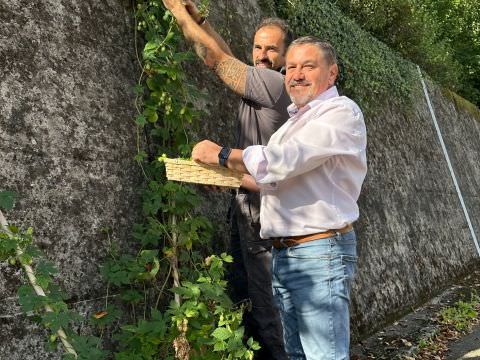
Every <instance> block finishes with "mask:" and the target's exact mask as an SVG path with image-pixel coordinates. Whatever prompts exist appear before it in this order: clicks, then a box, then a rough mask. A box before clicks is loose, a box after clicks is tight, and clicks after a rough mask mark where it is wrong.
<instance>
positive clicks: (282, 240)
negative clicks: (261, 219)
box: [278, 237, 289, 249]
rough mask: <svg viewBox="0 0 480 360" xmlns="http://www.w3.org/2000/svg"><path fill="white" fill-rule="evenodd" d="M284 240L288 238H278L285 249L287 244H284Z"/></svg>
mask: <svg viewBox="0 0 480 360" xmlns="http://www.w3.org/2000/svg"><path fill="white" fill-rule="evenodd" d="M285 240H288V238H286V237H281V238H280V239H278V241H279V242H280V244H282V246H283V248H284V249H286V248H288V247H289V246H288V245H287V244H285Z"/></svg>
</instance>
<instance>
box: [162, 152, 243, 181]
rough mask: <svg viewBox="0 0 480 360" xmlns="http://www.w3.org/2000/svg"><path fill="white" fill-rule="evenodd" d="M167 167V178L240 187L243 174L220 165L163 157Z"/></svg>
mask: <svg viewBox="0 0 480 360" xmlns="http://www.w3.org/2000/svg"><path fill="white" fill-rule="evenodd" d="M161 161H163V162H165V167H166V169H167V179H168V180H174V181H183V182H188V183H196V184H205V185H216V186H226V187H231V188H238V187H240V184H241V182H242V177H243V174H242V173H240V172H238V171H234V170H230V169H227V168H224V167H220V166H210V165H205V164H199V163H196V162H195V161H192V160H182V159H167V158H161Z"/></svg>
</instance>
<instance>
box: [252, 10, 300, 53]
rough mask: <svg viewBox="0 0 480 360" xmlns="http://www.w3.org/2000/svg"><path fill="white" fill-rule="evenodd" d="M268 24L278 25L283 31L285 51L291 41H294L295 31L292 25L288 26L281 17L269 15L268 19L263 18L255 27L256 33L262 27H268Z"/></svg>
mask: <svg viewBox="0 0 480 360" xmlns="http://www.w3.org/2000/svg"><path fill="white" fill-rule="evenodd" d="M267 26H276V27H278V28H279V29H280V30H282V32H283V43H284V45H285V51H286V50H287V48H288V47H289V46H290V43H291V42H292V41H293V37H294V35H293V32H292V30H291V29H290V26H288V24H287V22H286V21H285V20H282V19H280V18H276V17H269V18H266V19H263V20H262V21H261V22H260V24H258V25H257V27H256V28H255V34H256V33H257V31H258V30H260V29H261V28H264V27H267Z"/></svg>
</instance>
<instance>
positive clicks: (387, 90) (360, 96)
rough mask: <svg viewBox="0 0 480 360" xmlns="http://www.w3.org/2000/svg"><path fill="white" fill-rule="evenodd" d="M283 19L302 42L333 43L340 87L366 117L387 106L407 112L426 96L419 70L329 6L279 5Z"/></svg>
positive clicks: (291, 1) (319, 2)
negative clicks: (308, 37) (306, 37)
mask: <svg viewBox="0 0 480 360" xmlns="http://www.w3.org/2000/svg"><path fill="white" fill-rule="evenodd" d="M275 6H276V11H277V14H278V15H279V16H280V17H282V18H284V19H286V20H287V21H288V23H289V24H290V26H291V27H292V29H293V31H294V32H295V34H296V35H297V36H304V35H315V36H317V37H319V38H321V39H323V40H327V41H329V42H330V43H331V44H332V45H333V46H334V47H335V49H336V50H337V53H338V55H339V58H340V65H341V73H340V78H339V84H338V85H339V87H340V89H341V91H342V93H343V94H345V95H347V96H349V97H351V98H352V99H354V100H355V101H356V102H358V103H359V105H360V106H361V107H362V108H363V109H364V111H365V112H369V111H374V110H375V109H377V108H378V107H381V106H384V104H385V101H388V102H390V103H395V104H399V105H402V107H403V108H405V109H406V110H407V109H408V108H409V107H410V104H411V103H412V100H413V99H414V98H415V97H417V96H418V92H419V91H420V90H421V87H420V80H419V76H418V72H417V70H416V66H415V65H414V64H412V63H411V62H409V61H407V60H405V59H403V58H402V57H401V56H400V55H398V54H397V53H395V52H394V51H393V50H392V49H390V48H389V47H388V46H387V45H385V44H384V43H382V42H380V41H379V40H377V39H376V38H374V37H373V36H371V35H370V34H368V33H367V32H366V31H364V30H362V29H361V28H360V27H359V26H358V25H357V24H356V23H355V22H354V21H353V20H351V19H349V18H348V17H347V16H345V15H344V14H343V13H342V12H341V11H340V10H339V9H338V8H337V7H336V6H335V5H334V4H332V3H330V2H329V1H323V0H314V1H300V0H276V1H275Z"/></svg>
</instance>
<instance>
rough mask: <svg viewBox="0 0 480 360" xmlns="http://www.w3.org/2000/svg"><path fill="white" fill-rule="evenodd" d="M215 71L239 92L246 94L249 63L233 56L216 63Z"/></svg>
mask: <svg viewBox="0 0 480 360" xmlns="http://www.w3.org/2000/svg"><path fill="white" fill-rule="evenodd" d="M213 71H214V72H215V73H216V74H217V75H218V77H219V78H220V79H221V80H222V81H223V82H224V83H225V84H226V85H227V86H228V87H229V88H230V89H232V90H233V91H235V92H236V93H237V94H240V95H242V96H243V95H245V84H246V82H247V65H245V64H244V63H242V62H241V61H240V60H237V59H235V58H233V57H228V58H227V59H226V60H223V61H220V62H218V63H216V64H215V65H214V67H213Z"/></svg>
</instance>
